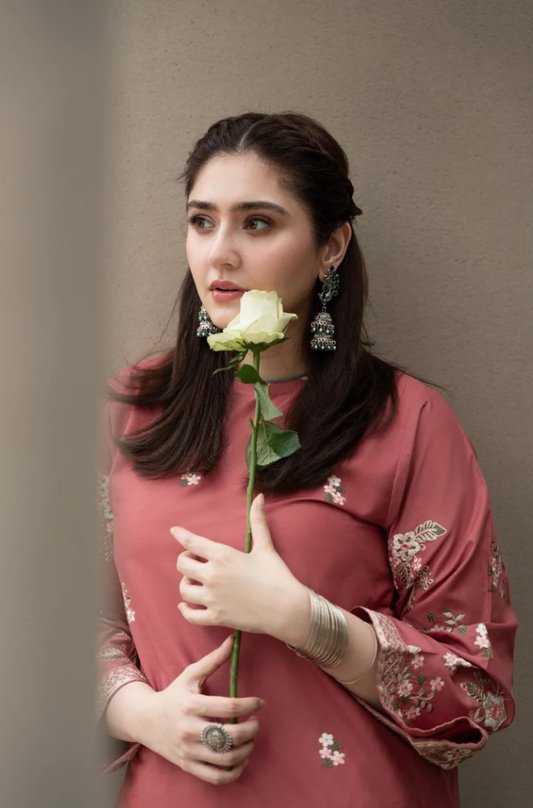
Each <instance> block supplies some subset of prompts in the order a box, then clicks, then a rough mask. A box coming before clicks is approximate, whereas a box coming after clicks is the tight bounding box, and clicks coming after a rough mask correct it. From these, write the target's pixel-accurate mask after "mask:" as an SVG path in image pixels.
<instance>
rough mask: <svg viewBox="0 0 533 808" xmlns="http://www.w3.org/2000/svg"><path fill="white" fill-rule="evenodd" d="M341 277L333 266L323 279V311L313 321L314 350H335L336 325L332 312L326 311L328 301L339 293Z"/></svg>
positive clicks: (320, 298) (320, 295)
mask: <svg viewBox="0 0 533 808" xmlns="http://www.w3.org/2000/svg"><path fill="white" fill-rule="evenodd" d="M339 286H340V279H339V273H338V272H337V271H336V269H335V267H334V266H331V267H330V268H329V269H328V270H327V272H326V273H325V275H324V280H323V281H322V291H321V292H319V294H318V297H319V300H320V302H321V303H322V311H319V312H318V314H317V315H316V317H315V318H314V319H313V322H312V323H311V333H312V334H313V339H312V340H311V349H312V350H313V351H334V350H335V349H336V348H337V343H336V342H335V340H334V339H333V334H334V333H335V326H334V325H333V320H332V319H331V314H328V312H327V311H326V303H329V301H330V300H331V299H332V298H333V297H336V296H337V295H338V294H339Z"/></svg>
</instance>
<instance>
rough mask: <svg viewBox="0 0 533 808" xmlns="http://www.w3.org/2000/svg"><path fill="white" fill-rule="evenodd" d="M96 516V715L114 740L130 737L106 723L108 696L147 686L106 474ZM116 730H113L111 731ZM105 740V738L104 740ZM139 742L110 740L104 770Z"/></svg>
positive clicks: (126, 757) (116, 764) (125, 758)
mask: <svg viewBox="0 0 533 808" xmlns="http://www.w3.org/2000/svg"><path fill="white" fill-rule="evenodd" d="M98 487H99V516H100V543H99V555H100V588H101V594H100V613H99V617H98V633H97V664H98V686H97V694H96V702H97V704H96V708H97V715H98V718H99V720H100V721H101V728H102V729H103V730H104V731H106V730H107V731H108V732H109V734H110V735H112V736H113V737H115V738H116V739H118V740H123V741H133V738H132V737H130V734H129V733H128V732H127V730H126V729H125V728H124V729H123V728H122V727H120V725H117V724H116V722H115V725H114V726H107V722H106V718H107V708H108V705H109V703H110V702H111V700H112V699H113V698H114V696H115V694H117V693H118V692H119V691H120V690H121V689H122V688H123V687H124V685H126V684H129V683H137V684H136V688H135V689H136V690H137V688H138V687H143V688H146V689H150V690H151V688H149V686H148V685H147V684H146V679H145V677H144V676H143V675H142V673H141V672H140V670H139V668H138V666H137V652H136V649H135V644H134V642H133V638H132V635H131V631H130V627H129V623H128V618H127V614H126V609H125V605H124V598H123V593H122V589H121V586H120V582H119V579H118V575H117V571H116V568H115V564H114V561H113V511H112V508H111V503H110V495H109V476H108V475H103V474H100V475H99V480H98ZM115 730H116V732H115ZM107 743H109V742H107ZM138 749H139V744H131V743H130V745H129V746H125V745H124V744H114V748H113V750H112V753H111V754H112V758H113V759H112V761H111V762H108V764H107V766H106V768H105V771H106V773H107V772H109V771H114V770H115V769H117V768H120V766H122V765H123V764H124V763H126V762H127V761H128V760H131V758H132V757H134V755H135V754H136V752H137V751H138Z"/></svg>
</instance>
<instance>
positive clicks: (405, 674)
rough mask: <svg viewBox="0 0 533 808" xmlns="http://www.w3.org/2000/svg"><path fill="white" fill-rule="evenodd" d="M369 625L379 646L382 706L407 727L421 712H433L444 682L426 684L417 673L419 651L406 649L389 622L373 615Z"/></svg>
mask: <svg viewBox="0 0 533 808" xmlns="http://www.w3.org/2000/svg"><path fill="white" fill-rule="evenodd" d="M373 625H374V628H375V629H376V635H377V637H378V640H379V642H380V645H381V655H380V662H379V674H378V689H379V691H380V696H381V701H382V704H383V706H384V707H385V708H386V709H387V710H390V711H391V712H392V713H395V715H396V716H398V718H400V719H401V720H402V721H403V722H404V723H405V724H406V725H407V726H410V725H411V724H412V723H413V721H414V720H415V719H416V718H418V717H419V716H420V715H421V713H422V711H423V710H426V711H427V712H428V713H430V712H432V711H433V700H434V699H435V694H436V693H438V692H440V691H441V690H442V688H443V687H444V686H445V682H444V681H443V680H442V679H440V677H437V679H434V680H433V683H429V682H428V679H427V676H425V675H424V674H422V673H421V672H420V671H422V669H423V667H424V657H423V655H422V654H421V653H420V651H421V649H420V648H418V647H417V646H415V645H406V644H405V643H404V642H403V640H402V638H401V636H400V634H399V633H398V629H397V628H396V626H395V625H394V622H393V621H392V620H389V619H388V618H386V617H385V616H384V615H381V614H379V613H378V612H374V613H373Z"/></svg>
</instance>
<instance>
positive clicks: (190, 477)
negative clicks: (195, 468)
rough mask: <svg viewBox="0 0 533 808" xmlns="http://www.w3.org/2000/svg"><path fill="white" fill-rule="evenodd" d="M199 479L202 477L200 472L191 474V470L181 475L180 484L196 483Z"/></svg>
mask: <svg viewBox="0 0 533 808" xmlns="http://www.w3.org/2000/svg"><path fill="white" fill-rule="evenodd" d="M201 479H202V475H201V474H193V473H192V472H188V473H187V474H182V475H181V478H180V485H182V486H187V485H198V483H199V482H200V480H201Z"/></svg>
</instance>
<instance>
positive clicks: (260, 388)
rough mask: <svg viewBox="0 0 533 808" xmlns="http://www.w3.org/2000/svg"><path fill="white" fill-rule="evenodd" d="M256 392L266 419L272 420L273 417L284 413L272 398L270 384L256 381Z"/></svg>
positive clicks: (278, 416)
mask: <svg viewBox="0 0 533 808" xmlns="http://www.w3.org/2000/svg"><path fill="white" fill-rule="evenodd" d="M254 389H255V392H256V393H257V397H258V399H259V406H260V407H261V413H262V415H263V418H264V419H265V421H271V420H272V419H273V418H280V416H282V415H283V413H282V412H281V410H279V409H278V408H277V407H276V405H275V404H274V403H273V401H271V399H270V395H269V392H270V385H269V384H265V383H264V382H256V383H255V384H254Z"/></svg>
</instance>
